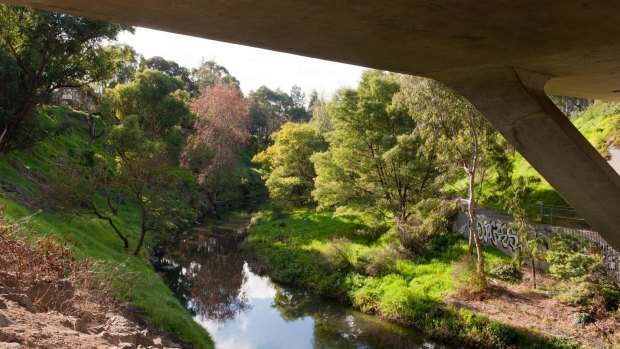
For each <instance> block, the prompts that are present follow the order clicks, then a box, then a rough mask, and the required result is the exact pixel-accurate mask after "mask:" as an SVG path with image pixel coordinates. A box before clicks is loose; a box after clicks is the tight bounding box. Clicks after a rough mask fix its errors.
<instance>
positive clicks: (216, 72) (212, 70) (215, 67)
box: [191, 59, 241, 94]
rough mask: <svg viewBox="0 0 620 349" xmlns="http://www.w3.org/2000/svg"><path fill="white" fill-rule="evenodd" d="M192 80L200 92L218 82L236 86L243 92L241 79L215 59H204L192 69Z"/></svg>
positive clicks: (239, 91) (235, 87) (237, 89)
mask: <svg viewBox="0 0 620 349" xmlns="http://www.w3.org/2000/svg"><path fill="white" fill-rule="evenodd" d="M191 77H192V80H193V81H194V83H195V84H196V87H197V88H198V91H197V92H198V93H199V94H200V93H202V91H203V90H204V89H206V88H209V87H214V86H215V85H217V84H223V85H226V86H230V87H232V88H234V89H235V90H236V91H237V92H238V93H239V94H241V86H240V83H239V80H238V79H237V78H236V77H234V76H233V75H232V74H231V73H230V72H229V71H228V69H226V67H224V66H221V65H219V64H217V63H216V62H215V61H207V60H204V59H203V60H202V61H201V62H200V65H199V66H198V67H197V68H194V69H192V73H191Z"/></svg>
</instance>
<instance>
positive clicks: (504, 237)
mask: <svg viewBox="0 0 620 349" xmlns="http://www.w3.org/2000/svg"><path fill="white" fill-rule="evenodd" d="M477 221H478V222H477V227H476V231H477V232H478V237H479V238H480V241H481V242H482V243H483V245H485V246H493V247H495V248H496V249H498V250H500V251H502V252H504V253H505V254H507V255H508V256H515V255H517V254H518V253H519V251H520V250H521V249H522V244H521V241H519V237H518V235H517V232H516V231H515V230H514V229H513V228H512V227H511V225H512V224H513V222H514V220H513V218H512V217H510V216H505V215H500V214H494V213H489V212H484V213H482V212H478V213H477ZM534 228H536V229H537V230H538V232H539V233H541V234H543V236H544V237H545V239H546V240H547V243H548V246H551V242H552V236H553V235H554V234H557V233H564V234H570V235H572V236H574V237H576V238H578V239H579V240H581V241H589V242H592V245H593V248H592V249H593V252H596V253H601V254H602V255H603V256H604V257H605V263H606V264H607V266H608V268H609V269H610V270H612V271H614V272H615V273H616V274H617V275H619V276H620V268H619V266H620V253H619V252H618V251H616V250H615V249H613V248H612V247H611V246H610V245H609V244H608V243H607V242H606V241H605V240H604V239H603V238H602V237H601V236H600V235H599V234H598V233H596V232H595V231H591V230H583V229H573V228H566V227H559V226H551V225H547V224H534V225H533V226H532V231H533V229H534ZM453 229H454V230H455V231H457V232H459V233H460V234H461V235H463V236H464V237H465V238H467V239H469V219H468V217H467V215H466V214H465V213H463V212H459V214H458V216H457V218H456V219H455V221H454V223H453Z"/></svg>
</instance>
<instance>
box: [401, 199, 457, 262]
mask: <svg viewBox="0 0 620 349" xmlns="http://www.w3.org/2000/svg"><path fill="white" fill-rule="evenodd" d="M414 210H415V214H414V216H413V218H412V219H411V220H410V221H409V222H408V223H403V224H401V225H400V226H399V227H398V232H397V237H398V239H399V240H400V242H401V244H402V245H403V246H404V247H405V248H407V249H408V250H409V251H411V252H413V253H414V254H422V253H425V252H427V251H429V244H430V243H431V241H433V240H434V239H435V238H437V237H439V236H442V235H445V234H447V233H448V232H449V231H450V224H451V223H452V219H453V218H454V216H455V215H456V213H457V212H458V206H457V204H456V203H454V202H451V201H446V200H441V199H426V200H422V201H420V202H419V203H418V204H417V205H416V206H415V208H414Z"/></svg>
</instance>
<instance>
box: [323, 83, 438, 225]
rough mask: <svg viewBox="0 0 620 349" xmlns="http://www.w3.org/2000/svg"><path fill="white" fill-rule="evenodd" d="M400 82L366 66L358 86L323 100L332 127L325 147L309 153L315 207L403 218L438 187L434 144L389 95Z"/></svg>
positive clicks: (392, 95)
mask: <svg viewBox="0 0 620 349" xmlns="http://www.w3.org/2000/svg"><path fill="white" fill-rule="evenodd" d="M399 90H400V85H399V83H398V82H397V81H396V80H395V79H394V78H393V76H391V75H388V74H386V73H384V72H381V71H366V72H364V74H363V75H362V79H361V81H360V84H359V86H358V88H357V90H341V91H339V92H338V93H337V94H336V96H335V97H334V99H333V101H332V102H331V103H330V105H329V106H328V108H329V109H328V110H329V113H330V114H331V120H332V123H333V131H331V132H329V133H327V134H326V135H325V137H326V139H327V141H328V142H329V149H328V151H326V152H322V153H317V154H315V155H314V156H313V157H312V161H313V163H314V165H315V169H316V172H317V177H316V180H315V190H314V191H313V193H312V195H313V196H314V198H315V199H316V200H317V201H318V203H319V207H320V208H329V207H334V206H340V205H344V204H349V205H359V206H360V207H368V206H370V207H372V208H374V209H375V210H377V211H378V212H381V213H382V214H386V215H389V216H393V217H394V218H395V219H396V221H397V223H399V224H400V223H404V222H406V221H407V219H408V217H409V216H410V214H411V212H410V210H409V205H410V204H411V203H412V202H417V201H419V200H420V199H422V198H425V197H426V196H428V195H429V194H430V193H432V192H434V190H435V189H437V183H436V178H437V176H438V175H439V174H440V172H441V168H440V167H439V166H438V163H437V161H436V156H435V151H434V149H432V148H431V149H426V148H424V147H423V145H424V139H423V138H421V137H420V136H416V135H414V133H413V132H414V130H415V128H416V124H415V121H414V119H413V117H412V116H411V114H410V113H409V111H408V110H407V108H404V107H400V106H399V105H397V104H396V103H395V101H394V99H393V98H394V96H395V95H396V94H397V93H398V91H399Z"/></svg>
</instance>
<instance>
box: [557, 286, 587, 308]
mask: <svg viewBox="0 0 620 349" xmlns="http://www.w3.org/2000/svg"><path fill="white" fill-rule="evenodd" d="M555 288H556V290H557V292H558V294H557V296H556V298H557V299H558V300H559V301H560V302H562V303H567V304H573V305H579V306H587V305H590V304H592V303H593V302H594V301H595V300H596V285H595V284H593V283H591V282H588V281H563V282H560V283H558V284H556V286H555Z"/></svg>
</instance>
